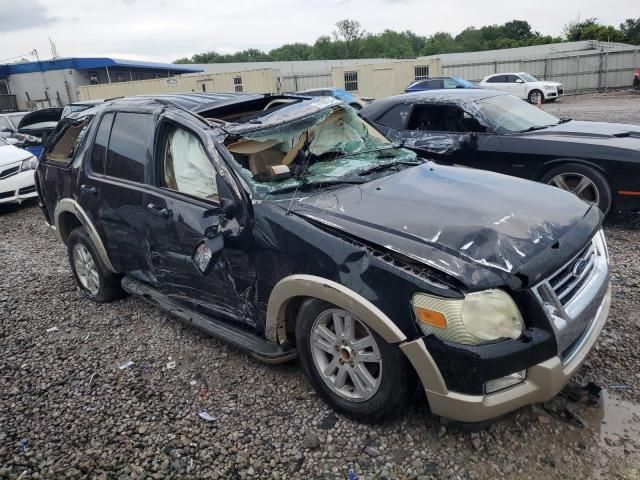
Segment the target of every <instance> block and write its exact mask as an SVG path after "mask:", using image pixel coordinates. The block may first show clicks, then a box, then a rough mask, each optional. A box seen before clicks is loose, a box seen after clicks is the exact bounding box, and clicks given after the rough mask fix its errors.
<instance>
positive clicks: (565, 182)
mask: <svg viewBox="0 0 640 480" xmlns="http://www.w3.org/2000/svg"><path fill="white" fill-rule="evenodd" d="M542 182H543V183H546V184H548V185H551V186H554V187H558V188H561V189H562V190H566V191H568V192H571V193H573V194H574V195H575V196H577V197H578V198H579V199H580V200H583V201H585V202H587V203H589V204H591V205H595V206H597V207H598V208H599V209H600V210H601V211H602V212H603V213H604V214H607V213H608V212H609V210H610V209H611V205H612V203H613V200H612V195H611V187H609V182H607V179H606V178H605V177H604V176H603V175H602V174H601V173H600V172H598V171H597V170H595V169H594V168H591V167H588V166H586V165H580V164H577V163H567V164H565V165H560V166H558V167H556V168H554V169H552V170H550V171H549V172H547V173H546V174H545V175H544V177H542Z"/></svg>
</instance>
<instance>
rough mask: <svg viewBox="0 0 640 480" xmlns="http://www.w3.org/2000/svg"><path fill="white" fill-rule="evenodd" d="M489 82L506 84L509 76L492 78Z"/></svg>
mask: <svg viewBox="0 0 640 480" xmlns="http://www.w3.org/2000/svg"><path fill="white" fill-rule="evenodd" d="M487 82H490V83H506V82H507V76H506V75H496V76H495V77H491V78H490V79H489V80H487Z"/></svg>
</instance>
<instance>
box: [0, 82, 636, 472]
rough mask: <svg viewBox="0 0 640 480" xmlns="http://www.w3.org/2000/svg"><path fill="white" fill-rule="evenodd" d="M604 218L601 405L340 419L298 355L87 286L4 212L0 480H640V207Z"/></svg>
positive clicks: (615, 115) (564, 106) (584, 111)
mask: <svg viewBox="0 0 640 480" xmlns="http://www.w3.org/2000/svg"><path fill="white" fill-rule="evenodd" d="M639 105H640V94H638V93H636V94H634V93H631V92H610V93H606V94H590V95H583V96H575V97H566V98H563V99H561V100H559V101H558V102H556V103H554V104H548V105H545V106H544V109H545V110H547V111H549V112H550V113H553V114H554V115H557V116H559V117H571V118H575V119H580V120H599V121H613V122H622V123H633V124H640V108H639ZM605 231H606V235H607V239H608V243H609V251H610V255H611V262H612V286H613V303H612V308H611V314H610V320H609V323H608V324H607V326H606V327H605V330H604V332H603V335H602V336H601V338H600V340H599V342H598V344H597V346H596V347H595V349H594V350H593V352H592V353H591V355H590V357H589V358H588V360H587V362H586V363H585V364H584V366H583V367H582V368H581V370H580V372H579V374H578V375H577V378H576V379H575V380H576V382H577V383H580V384H587V383H588V382H593V383H595V384H597V385H598V386H600V387H602V388H603V392H602V400H601V402H600V404H599V405H595V406H594V405H590V404H589V402H586V401H584V402H583V401H580V402H567V401H566V400H565V399H564V398H557V399H556V400H554V401H553V402H552V403H551V404H550V405H546V408H544V407H543V406H541V405H536V406H533V407H526V408H523V409H521V410H519V411H517V412H515V413H513V414H510V415H507V416H506V417H504V418H502V419H500V420H498V421H497V422H495V423H493V424H492V425H490V426H488V427H487V428H486V429H484V430H481V431H479V432H471V431H468V430H460V429H458V428H455V426H452V425H443V424H441V423H440V421H439V419H437V418H435V417H434V416H432V415H431V414H430V413H429V410H428V407H427V405H426V400H425V398H424V395H416V398H415V401H414V402H413V405H412V407H411V409H410V410H409V411H407V412H406V415H404V417H403V418H401V419H400V420H397V421H395V422H392V423H387V424H384V425H366V424H361V423H357V422H354V421H351V420H349V419H347V418H345V417H342V416H340V415H337V414H335V413H334V412H333V411H332V410H331V408H330V407H328V406H327V405H326V404H324V403H323V402H322V401H321V400H320V399H319V398H318V397H317V395H316V394H315V392H314V391H313V390H312V388H311V387H310V386H309V384H308V383H307V381H306V379H305V378H304V375H303V373H302V369H301V368H300V367H299V365H298V364H297V363H296V362H292V363H289V364H285V365H278V366H269V365H265V364H262V363H259V362H258V361H256V360H253V359H252V358H251V357H249V356H248V355H245V354H242V353H240V352H238V351H236V350H234V349H232V348H229V347H227V346H226V345H224V344H222V343H220V342H218V341H216V340H213V339H211V338H208V337H206V336H204V335H202V334H201V333H200V332H198V331H195V330H192V329H191V328H188V327H185V326H183V325H182V324H180V323H179V322H177V321H176V320H173V319H172V318H170V317H168V316H167V315H165V314H163V313H161V312H160V311H158V310H156V309H154V308H153V307H150V306H148V305H146V304H144V303H142V302H140V301H139V300H136V299H133V298H127V299H124V300H122V301H118V302H115V303H112V304H107V305H98V304H94V303H91V302H89V301H87V300H84V299H83V298H82V297H81V296H80V294H79V292H78V291H77V289H76V287H75V283H74V281H73V278H72V276H71V271H70V268H69V266H68V261H67V255H66V250H65V248H64V246H63V245H62V244H60V243H59V242H58V241H57V240H56V239H55V238H54V236H53V235H52V234H51V232H50V231H49V230H48V229H47V227H46V225H45V224H44V221H43V217H42V215H41V213H40V211H39V209H38V208H37V206H34V205H30V206H23V207H21V208H19V209H6V208H5V209H3V210H2V212H1V213H0V319H1V321H2V323H1V324H2V329H1V331H0V339H1V341H0V345H1V346H2V348H1V349H0V478H60V477H66V478H83V477H85V478H89V477H95V476H98V478H141V479H142V478H165V477H169V476H176V477H197V478H214V479H215V478H272V479H285V478H322V479H324V478H331V479H333V478H340V479H346V478H348V475H349V474H350V471H352V472H353V475H354V476H353V477H352V478H355V476H357V477H358V478H359V479H360V480H364V479H372V478H400V479H405V478H406V479H410V478H419V479H425V478H446V479H482V478H492V479H493V478H531V479H534V478H542V477H545V478H550V479H555V478H558V479H560V478H562V479H573V478H575V479H586V478H602V479H607V478H622V479H640V349H639V348H638V342H640V329H639V326H640V309H639V308H638V307H639V306H640V262H638V260H637V248H638V245H639V244H640V219H639V217H638V215H635V214H628V215H625V216H620V215H612V216H611V218H609V219H608V220H607V222H606V224H605ZM567 412H568V413H567ZM203 413H207V414H209V415H210V417H207V416H206V415H200V414H203ZM203 417H206V418H203ZM581 427H582V428H581Z"/></svg>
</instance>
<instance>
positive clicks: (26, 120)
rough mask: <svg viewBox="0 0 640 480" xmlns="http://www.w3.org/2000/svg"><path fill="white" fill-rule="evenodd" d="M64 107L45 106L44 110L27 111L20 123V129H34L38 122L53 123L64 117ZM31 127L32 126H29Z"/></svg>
mask: <svg viewBox="0 0 640 480" xmlns="http://www.w3.org/2000/svg"><path fill="white" fill-rule="evenodd" d="M62 110H63V109H62V108H57V107H56V108H43V109H42V110H36V111H35V112H31V113H27V114H26V115H25V116H24V117H22V120H20V123H19V124H18V130H23V129H29V130H31V129H33V128H34V127H36V124H43V123H44V124H51V123H53V124H54V126H55V123H57V122H58V121H59V120H60V118H61V117H62ZM29 127H30V128H29Z"/></svg>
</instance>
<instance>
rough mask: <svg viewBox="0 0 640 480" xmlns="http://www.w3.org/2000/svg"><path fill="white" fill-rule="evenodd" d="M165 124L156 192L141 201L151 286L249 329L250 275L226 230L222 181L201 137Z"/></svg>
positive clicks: (189, 128) (192, 128) (194, 130)
mask: <svg viewBox="0 0 640 480" xmlns="http://www.w3.org/2000/svg"><path fill="white" fill-rule="evenodd" d="M182 121H183V122H184V123H179V122H178V121H175V119H171V120H168V119H167V120H164V121H163V122H162V123H161V127H160V129H159V135H158V140H157V145H156V148H155V151H156V161H155V163H154V165H155V169H156V173H155V180H156V188H155V191H153V192H148V193H147V195H146V196H145V201H144V203H145V205H146V207H145V208H146V212H145V215H146V239H147V244H148V248H149V251H150V259H151V264H152V272H153V276H154V278H155V282H156V284H155V286H156V288H158V289H159V290H160V291H161V292H162V293H164V294H165V295H167V296H169V297H170V298H172V299H174V300H176V301H178V302H180V303H183V304H185V305H186V306H188V307H191V308H194V309H197V310H200V311H203V312H204V313H206V314H209V315H212V316H216V317H224V318H226V319H229V320H233V321H239V322H243V323H249V324H252V323H253V313H252V312H253V309H252V307H251V299H252V297H253V295H252V293H251V292H252V289H253V288H254V284H255V282H254V277H255V276H254V275H253V273H252V269H251V267H250V264H249V260H248V256H247V255H246V253H245V252H244V251H243V250H242V249H240V248H236V247H235V246H234V245H233V244H232V242H228V244H227V245H226V246H225V245H224V243H223V242H224V240H223V236H224V233H223V232H224V230H225V229H226V228H229V224H233V223H234V220H233V219H228V218H227V216H226V214H225V213H224V212H223V210H224V208H223V206H222V202H221V199H220V194H219V186H220V184H221V181H222V180H221V179H220V178H219V176H218V172H217V170H216V167H214V163H213V162H212V158H211V157H212V156H214V155H217V152H216V151H214V152H210V151H208V150H207V149H206V148H205V147H204V144H203V141H202V140H203V139H204V138H205V137H204V134H203V133H202V132H201V131H199V128H198V127H197V126H196V125H193V124H191V123H190V122H188V121H186V120H182Z"/></svg>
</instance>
